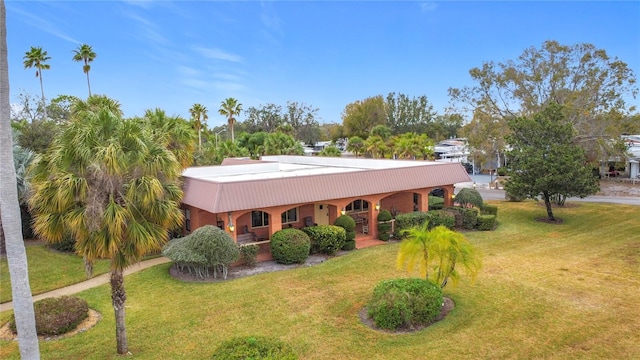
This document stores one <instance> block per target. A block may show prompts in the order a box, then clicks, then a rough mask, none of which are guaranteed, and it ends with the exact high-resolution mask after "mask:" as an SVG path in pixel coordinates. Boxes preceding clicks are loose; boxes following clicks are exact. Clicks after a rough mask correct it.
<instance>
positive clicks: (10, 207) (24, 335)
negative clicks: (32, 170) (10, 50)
mask: <svg viewBox="0 0 640 360" xmlns="http://www.w3.org/2000/svg"><path fill="white" fill-rule="evenodd" d="M6 19H7V12H6V8H5V5H4V0H0V24H2V25H1V26H0V216H1V217H2V229H0V230H1V231H2V233H3V235H4V238H5V243H6V249H7V263H8V265H9V277H10V279H11V290H12V291H13V313H14V315H15V319H16V327H17V330H18V347H19V348H20V357H21V358H22V359H25V360H31V359H40V345H39V344H38V336H37V334H36V320H35V315H34V311H33V298H32V296H31V288H30V287H29V268H28V266H27V251H26V249H25V247H24V240H23V239H22V223H21V218H20V205H19V203H18V187H17V184H16V169H15V167H14V163H13V141H12V139H11V120H10V114H9V111H10V100H9V62H8V55H7V25H6V24H7V22H6Z"/></svg>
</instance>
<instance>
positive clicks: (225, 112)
mask: <svg viewBox="0 0 640 360" xmlns="http://www.w3.org/2000/svg"><path fill="white" fill-rule="evenodd" d="M241 112H242V104H240V103H238V100H236V99H234V98H226V99H225V100H224V101H222V103H220V110H218V113H220V115H222V116H225V117H226V118H227V124H228V125H229V129H230V130H231V142H235V137H234V134H233V125H234V124H235V123H236V118H235V117H236V116H238V115H240V113H241Z"/></svg>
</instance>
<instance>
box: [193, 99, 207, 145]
mask: <svg viewBox="0 0 640 360" xmlns="http://www.w3.org/2000/svg"><path fill="white" fill-rule="evenodd" d="M189 112H190V113H191V119H192V120H193V125H194V126H195V128H196V131H197V132H198V151H202V124H203V123H204V122H206V121H207V119H208V118H209V115H207V108H206V107H205V106H204V105H202V104H193V106H192V107H191V109H189Z"/></svg>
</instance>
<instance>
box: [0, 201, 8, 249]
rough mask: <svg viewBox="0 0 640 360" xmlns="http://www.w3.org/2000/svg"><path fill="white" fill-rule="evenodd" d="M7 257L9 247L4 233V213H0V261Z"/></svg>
mask: <svg viewBox="0 0 640 360" xmlns="http://www.w3.org/2000/svg"><path fill="white" fill-rule="evenodd" d="M6 257H7V245H6V244H5V242H4V232H3V231H2V211H0V259H4V258H6Z"/></svg>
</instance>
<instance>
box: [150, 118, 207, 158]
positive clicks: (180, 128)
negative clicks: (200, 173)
mask: <svg viewBox="0 0 640 360" xmlns="http://www.w3.org/2000/svg"><path fill="white" fill-rule="evenodd" d="M142 121H143V122H145V123H146V125H147V127H148V128H149V129H151V136H152V139H153V141H155V142H156V143H158V144H160V145H162V146H164V147H166V148H167V149H169V150H170V151H171V152H172V153H173V155H174V156H175V157H176V159H177V160H178V162H179V163H180V166H182V167H183V168H187V167H189V166H191V164H192V163H193V153H194V151H195V148H196V139H195V134H194V133H193V129H192V128H191V126H189V124H188V123H187V122H186V120H184V119H182V118H180V117H172V116H167V115H166V113H165V112H164V110H162V109H158V108H156V109H154V110H147V111H145V113H144V117H143V118H142Z"/></svg>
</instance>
